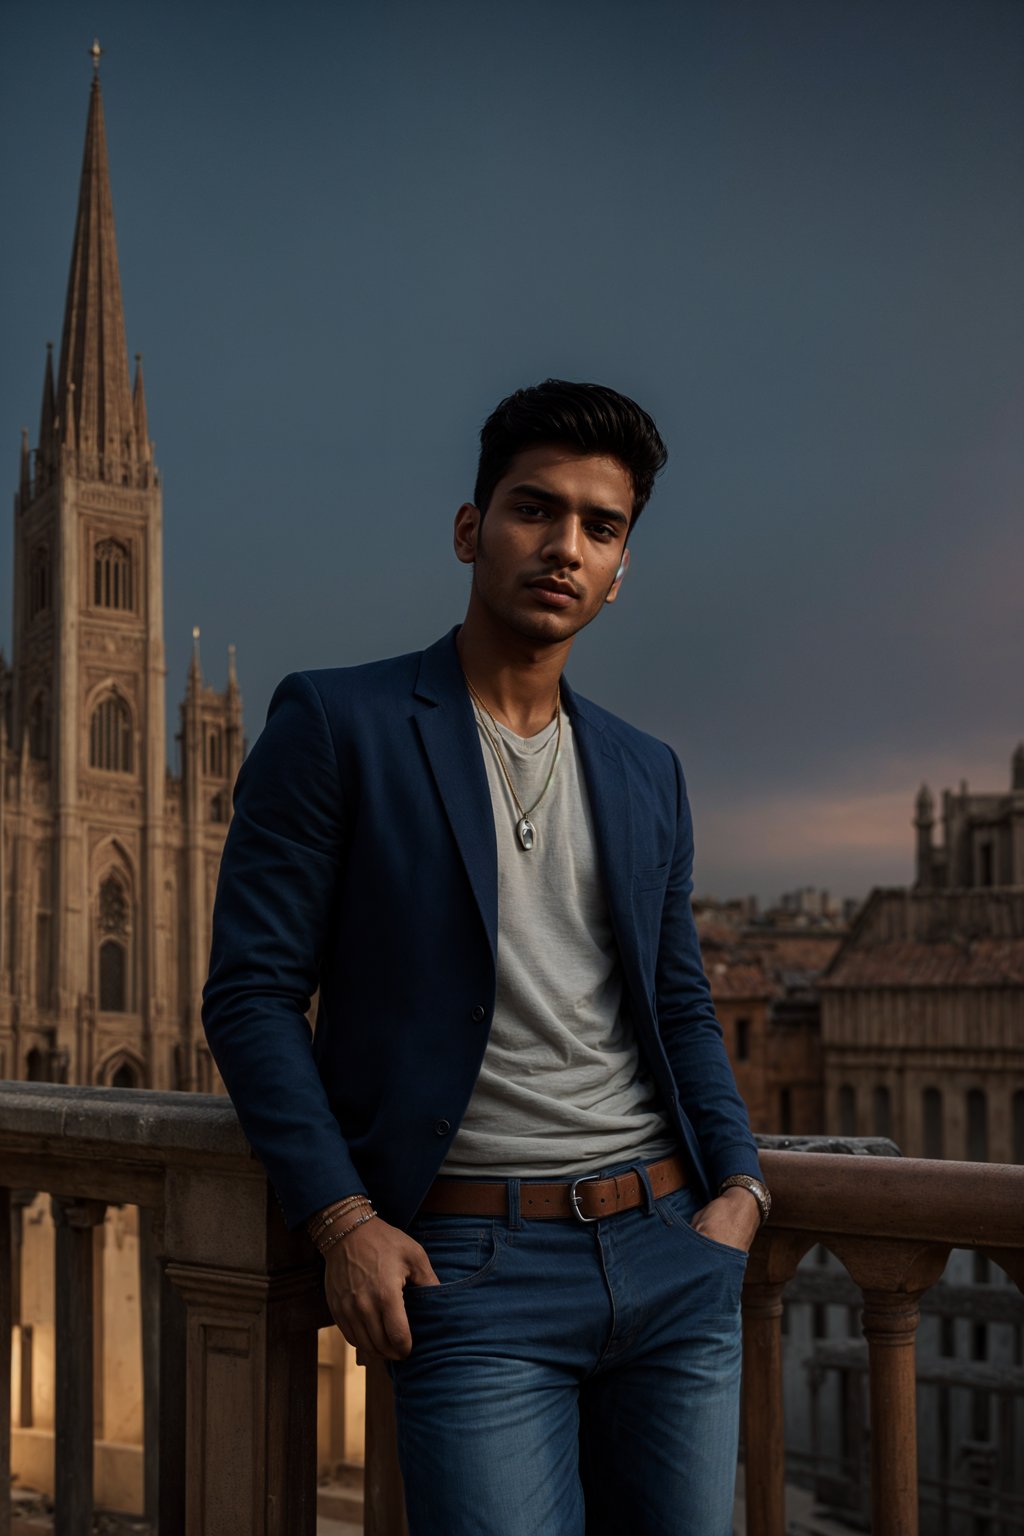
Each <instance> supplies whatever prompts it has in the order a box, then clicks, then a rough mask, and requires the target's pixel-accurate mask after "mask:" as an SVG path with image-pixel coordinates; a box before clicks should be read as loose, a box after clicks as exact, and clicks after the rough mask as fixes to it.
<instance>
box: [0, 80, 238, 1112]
mask: <svg viewBox="0 0 1024 1536" xmlns="http://www.w3.org/2000/svg"><path fill="white" fill-rule="evenodd" d="M13 566H14V591H13V616H14V623H13V654H12V658H11V661H10V663H9V664H8V663H7V662H5V661H4V660H3V658H2V657H0V703H2V714H0V722H2V723H0V818H2V821H0V861H2V862H0V1077H8V1078H37V1079H40V1078H41V1079H49V1080H52V1081H56V1082H67V1083H81V1084H87V1083H108V1084H115V1085H119V1086H125V1087H131V1086H136V1087H148V1088H200V1089H214V1088H216V1087H217V1086H218V1083H219V1078H218V1077H217V1074H216V1071H215V1069H214V1068H213V1065H212V1062H211V1059H210V1056H209V1053H208V1052H207V1050H206V1046H205V1042H204V1040H203V1035H202V1029H201V1026H200V1017H199V1005H200V995H201V989H202V985H203V981H204V979H205V973H206V965H207V958H208V952H209V930H210V911H211V905H212V896H213V890H214V886H215V882H216V876H217V869H218V865H219V861H220V854H221V849H222V847H223V843H224V836H225V832H226V828H227V822H228V819H229V817H230V806H231V786H232V784H233V782H234V778H235V775H236V773H237V770H238V767H239V765H240V763H241V760H242V756H243V753H244V741H243V735H242V703H241V696H240V694H239V691H238V683H237V679H236V676H235V668H234V658H233V656H232V657H231V658H230V660H229V672H228V684H227V688H226V690H225V691H224V692H217V691H216V690H214V689H212V688H210V687H207V686H206V685H205V684H204V682H203V678H202V675H201V671H200V665H199V650H198V631H196V641H195V643H194V648H193V658H192V665H191V667H190V670H189V675H188V681H187V687H186V693H185V698H184V701H183V703H182V705H181V730H180V736H179V743H180V749H181V751H180V774H179V775H177V776H174V775H171V774H170V773H169V772H168V769H167V760H166V743H165V724H164V722H165V673H166V668H165V663H164V633H163V556H162V491H161V484H160V475H159V472H158V470H157V467H156V464H155V463H154V458H153V445H152V443H151V441H150V438H149V429H148V422H147V416H146V403H145V392H144V387H143V378H142V367H141V359H139V360H137V363H136V370H135V378H134V383H132V381H131V378H130V371H129V362H128V352H127V345H126V341H125V328H124V317H123V313H122V306H121V288H120V278H119V273H118V264H117V251H116V245H115V236H114V219H113V209H112V203H111V196H110V183H109V176H108V170H107V154H106V142H105V136H104V125H103V107H102V100H101V95H100V87H99V80H98V78H97V79H94V81H93V87H92V96H91V99H90V104H89V116H88V124H87V129H86V141H85V155H84V159H83V165H82V178H81V185H80V193H79V204H78V217H77V221H76V226H75V236H74V247H73V252H72V259H71V274H70V279H69V283H68V293H67V304H66V309H65V315H64V328H63V337H62V341H61V349H60V357H59V362H58V365H57V371H56V375H55V374H54V368H53V358H52V354H51V353H50V352H49V351H48V354H47V360H46V368H45V373H44V383H43V401H42V412H41V417H40V426H39V438H38V446H37V447H36V448H35V450H34V451H31V450H30V447H29V443H28V438H27V435H26V436H23V441H22V450H21V474H20V481H19V487H18V491H17V493H16V497H15V526H14V562H13Z"/></svg>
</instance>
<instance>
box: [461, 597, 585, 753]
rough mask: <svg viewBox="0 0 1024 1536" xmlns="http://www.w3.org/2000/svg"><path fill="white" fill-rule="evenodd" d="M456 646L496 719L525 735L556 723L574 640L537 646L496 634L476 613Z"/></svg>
mask: <svg viewBox="0 0 1024 1536" xmlns="http://www.w3.org/2000/svg"><path fill="white" fill-rule="evenodd" d="M455 644H456V648H457V650H458V653H459V660H460V662H461V663H462V670H463V672H464V673H465V674H466V676H467V678H468V679H469V681H470V683H471V684H472V687H473V690H474V691H475V693H476V694H477V697H478V698H479V699H480V702H481V703H482V704H483V705H484V708H485V709H487V710H489V711H490V713H491V714H492V715H493V716H494V718H495V720H499V721H500V722H501V724H502V725H506V726H508V728H509V730H510V731H515V733H516V735H517V736H526V737H529V736H536V734H537V732H538V731H542V730H543V729H544V727H545V726H546V725H548V724H549V723H550V722H551V720H552V719H553V718H554V714H555V705H556V702H557V699H558V684H559V680H560V678H561V676H562V669H563V667H564V666H565V663H566V660H567V658H568V655H569V652H570V650H571V649H572V641H571V640H566V641H565V642H564V643H562V644H559V645H537V644H535V643H533V642H531V641H529V640H526V639H523V638H522V637H520V636H518V635H509V634H507V633H502V634H497V633H495V631H494V630H493V628H492V627H491V626H490V625H488V624H487V623H486V622H481V621H480V620H479V618H478V617H477V616H476V615H475V614H474V613H473V611H472V610H471V611H470V612H469V613H468V614H467V615H466V619H465V622H464V623H463V625H462V628H461V629H460V630H459V633H458V637H457V639H456V642H455Z"/></svg>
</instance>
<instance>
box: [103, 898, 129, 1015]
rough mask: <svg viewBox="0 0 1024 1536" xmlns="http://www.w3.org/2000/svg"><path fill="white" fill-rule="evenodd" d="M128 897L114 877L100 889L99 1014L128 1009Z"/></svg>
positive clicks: (123, 1011)
mask: <svg viewBox="0 0 1024 1536" xmlns="http://www.w3.org/2000/svg"><path fill="white" fill-rule="evenodd" d="M128 919H129V907H128V895H127V892H126V891H125V888H124V886H123V884H122V883H121V881H120V880H119V879H118V877H117V876H116V875H108V876H107V878H106V879H105V880H104V881H103V884H102V885H101V886H100V909H99V930H100V967H99V969H100V1012H101V1013H125V1012H127V1009H128V938H129V920H128Z"/></svg>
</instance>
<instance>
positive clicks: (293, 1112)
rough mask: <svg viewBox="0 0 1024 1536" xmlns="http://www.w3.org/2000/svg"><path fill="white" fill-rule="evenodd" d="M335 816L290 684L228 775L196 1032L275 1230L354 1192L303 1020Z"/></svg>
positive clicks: (317, 735) (297, 682) (316, 730)
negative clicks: (277, 1209) (263, 1172)
mask: <svg viewBox="0 0 1024 1536" xmlns="http://www.w3.org/2000/svg"><path fill="white" fill-rule="evenodd" d="M343 817H344V809H343V800H342V792H341V783H340V779H339V773H338V764H337V759H336V755H335V751H334V744H333V740H332V737H331V732H330V728H329V725H328V721H327V718H326V715H325V713H324V708H323V703H322V701H321V698H320V695H319V693H318V692H317V690H316V688H315V687H314V685H313V683H312V682H311V681H310V679H309V678H308V677H306V676H305V675H303V674H302V673H293V674H292V675H291V676H289V677H286V678H285V679H284V681H283V682H282V683H281V684H280V685H279V687H278V688H277V691H276V692H275V694H274V697H273V698H272V700H271V702H270V709H269V712H268V715H267V723H266V727H265V728H264V731H263V733H262V735H261V736H260V738H259V740H258V741H257V742H256V745H255V746H254V747H253V749H252V751H251V752H250V754H249V756H248V757H247V758H246V761H245V762H244V763H243V765H242V769H241V772H240V773H239V775H238V781H237V783H236V786H235V794H234V816H233V818H232V821H231V825H230V827H229V829H228V835H227V840H226V842H225V845H224V855H223V859H222V861H221V868H220V878H219V880H218V883H217V897H216V902H215V904H214V912H213V943H212V949H211V956H210V974H209V978H208V980H207V983H206V987H205V989H204V993H203V1025H204V1028H205V1030H206V1038H207V1040H208V1041H209V1044H210V1050H211V1052H212V1054H213V1057H214V1060H215V1061H216V1063H217V1066H218V1068H219V1069H220V1073H221V1076H222V1077H223V1079H224V1082H225V1084H226V1086H227V1090H228V1092H229V1094H230V1095H231V1099H232V1102H233V1103H234V1106H235V1109H236V1110H237V1112H238V1118H239V1120H240V1122H241V1125H242V1129H243V1131H244V1132H245V1134H246V1136H247V1137H248V1140H249V1142H250V1144H251V1146H252V1148H253V1150H254V1151H255V1152H256V1154H257V1156H258V1157H259V1158H260V1159H261V1160H262V1162H263V1164H264V1166H265V1167H266V1169H267V1173H268V1174H269V1176H270V1180H271V1183H272V1184H273V1186H274V1189H275V1191H276V1193H277V1197H278V1199H279V1201H280V1203H281V1207H282V1209H283V1211H284V1214H285V1219H286V1220H287V1222H288V1225H289V1226H292V1227H295V1226H298V1225H299V1224H300V1223H301V1222H302V1221H303V1220H305V1219H306V1218H307V1217H308V1216H310V1215H312V1214H313V1213H314V1212H315V1211H318V1210H321V1209H322V1208H323V1207H324V1206H325V1205H328V1204H329V1203H330V1202H331V1201H332V1200H336V1199H338V1198H339V1197H341V1196H343V1195H348V1194H354V1193H357V1192H358V1193H365V1192H366V1191H365V1186H364V1185H363V1182H362V1180H361V1179H360V1178H359V1175H358V1174H357V1172H356V1170H355V1167H354V1165H353V1163H352V1159H351V1157H350V1155H349V1151H348V1147H347V1145H346V1142H345V1140H344V1137H343V1136H342V1133H341V1130H340V1128H339V1126H338V1122H337V1120H336V1119H335V1117H334V1115H333V1114H332V1112H331V1109H330V1106H329V1104H328V1101H327V1094H326V1092H325V1090H324V1086H323V1084H322V1082H321V1080H320V1076H319V1073H318V1071H317V1067H316V1063H315V1061H314V1059H313V1052H312V1032H311V1030H310V1026H309V1023H308V1022H307V1019H306V1013H307V1011H308V1009H309V1004H310V999H311V997H312V995H313V993H314V992H315V991H316V988H317V985H318V977H319V969H320V956H321V952H322V950H323V948H324V944H325V941H326V938H327V935H328V932H329V926H330V922H331V915H332V908H333V905H334V898H335V890H336V887H337V880H338V869H339V861H340V859H341V857H342V854H343V849H344V825H343Z"/></svg>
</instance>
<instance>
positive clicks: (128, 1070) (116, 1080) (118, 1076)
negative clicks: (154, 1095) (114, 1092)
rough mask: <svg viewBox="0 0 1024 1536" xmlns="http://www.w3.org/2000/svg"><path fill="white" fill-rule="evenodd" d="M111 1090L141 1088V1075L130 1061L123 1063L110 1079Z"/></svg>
mask: <svg viewBox="0 0 1024 1536" xmlns="http://www.w3.org/2000/svg"><path fill="white" fill-rule="evenodd" d="M110 1086H111V1088H139V1087H141V1086H142V1085H141V1084H140V1082H139V1074H138V1072H137V1071H136V1070H135V1068H134V1067H133V1066H132V1064H131V1062H130V1061H122V1062H121V1064H120V1066H119V1067H118V1069H117V1071H116V1072H114V1073H113V1075H112V1076H111V1079H110Z"/></svg>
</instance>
